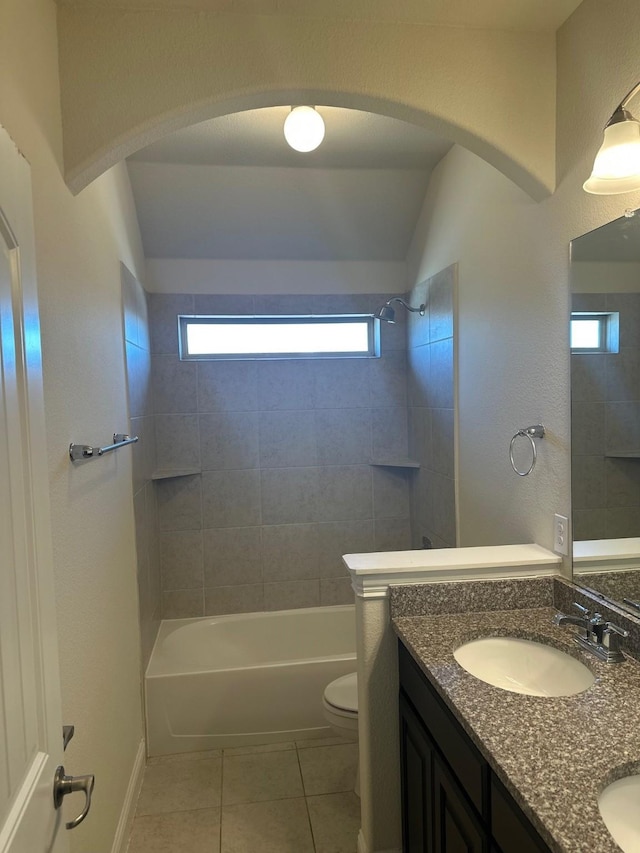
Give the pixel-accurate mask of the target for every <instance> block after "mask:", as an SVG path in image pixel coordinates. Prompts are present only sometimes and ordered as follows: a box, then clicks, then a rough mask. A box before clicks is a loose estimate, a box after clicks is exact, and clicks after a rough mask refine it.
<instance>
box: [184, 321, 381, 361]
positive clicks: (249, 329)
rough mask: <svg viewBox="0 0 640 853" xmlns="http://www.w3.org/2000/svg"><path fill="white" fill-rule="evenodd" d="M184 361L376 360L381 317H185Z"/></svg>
mask: <svg viewBox="0 0 640 853" xmlns="http://www.w3.org/2000/svg"><path fill="white" fill-rule="evenodd" d="M178 320H179V324H180V357H181V358H182V359H216V358H219V359H253V358H375V357H376V356H378V355H379V344H378V339H379V320H376V319H375V318H374V317H373V316H372V315H370V314H332V315H313V316H311V315H310V316H277V317H274V316H268V317H267V316H261V317H232V316H227V315H225V316H209V317H203V316H198V317H194V316H186V315H182V316H180V317H179V318H178Z"/></svg>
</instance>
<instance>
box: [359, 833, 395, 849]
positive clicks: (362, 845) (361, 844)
mask: <svg viewBox="0 0 640 853" xmlns="http://www.w3.org/2000/svg"><path fill="white" fill-rule="evenodd" d="M358 853H371V851H370V850H369V847H368V845H367V842H366V841H365V840H364V835H363V834H362V830H360V831H359V832H358ZM377 853H402V851H401V850H397V849H395V848H393V849H392V850H378V851H377Z"/></svg>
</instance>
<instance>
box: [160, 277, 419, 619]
mask: <svg viewBox="0 0 640 853" xmlns="http://www.w3.org/2000/svg"><path fill="white" fill-rule="evenodd" d="M390 295H391V294H389V295H380V294H378V295H371V296H366V295H363V296H344V297H340V296H324V297H320V296H318V297H303V296H297V297H240V296H226V297H225V296H200V295H195V296H194V295H164V294H150V296H149V308H150V318H151V351H152V385H153V408H154V412H155V430H156V444H157V447H156V452H157V467H158V468H161V469H176V468H184V467H194V468H201V470H202V473H201V474H196V475H192V476H186V477H179V478H173V479H165V480H159V481H157V482H156V490H157V491H156V494H157V500H158V520H159V527H160V552H161V567H162V615H163V616H164V617H166V618H172V617H187V616H198V615H203V614H204V615H211V614H219V613H236V612H243V611H259V610H263V609H266V610H271V609H281V608H294V607H307V606H314V605H319V604H334V603H346V602H350V601H352V600H353V593H352V591H351V588H350V584H349V579H348V577H347V573H346V570H345V568H344V566H343V563H342V560H341V555H342V554H345V553H350V552H365V551H374V550H375V551H384V550H401V549H406V548H409V547H410V545H411V541H410V520H409V515H410V510H409V481H410V478H411V477H413V476H414V474H413V473H412V472H409V471H407V470H402V469H390V468H382V467H374V466H372V465H371V462H372V461H373V460H375V459H376V458H384V459H388V458H390V457H399V458H406V457H407V453H408V430H407V367H406V356H407V353H406V324H405V320H406V315H405V312H404V311H402V310H399V311H398V321H399V322H398V323H397V324H396V325H388V324H381V338H382V356H381V358H380V359H318V360H310V359H299V360H282V361H277V360H275V361H268V360H265V361H209V362H206V361H202V362H181V361H180V360H179V357H178V335H177V320H176V317H177V315H178V314H193V313H195V314H254V313H255V314H311V313H322V314H324V313H360V312H362V313H372V312H373V311H374V310H375V309H376V308H377V307H379V306H380V305H381V304H382V303H383V302H384V301H385V300H386V299H387V298H389V296H390Z"/></svg>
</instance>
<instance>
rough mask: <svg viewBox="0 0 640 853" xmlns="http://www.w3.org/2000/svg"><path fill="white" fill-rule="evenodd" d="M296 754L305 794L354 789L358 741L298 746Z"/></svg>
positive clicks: (333, 792) (332, 792) (330, 792)
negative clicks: (310, 746)
mask: <svg viewBox="0 0 640 853" xmlns="http://www.w3.org/2000/svg"><path fill="white" fill-rule="evenodd" d="M298 755H299V757H300V769H301V770H302V780H303V782H304V792H305V794H306V795H307V796H312V795H313V794H335V793H338V792H339V791H352V790H353V786H354V784H355V779H356V770H357V763H358V744H357V743H347V744H339V745H337V746H318V747H312V748H309V749H299V750H298Z"/></svg>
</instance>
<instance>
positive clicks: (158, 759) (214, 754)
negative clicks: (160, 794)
mask: <svg viewBox="0 0 640 853" xmlns="http://www.w3.org/2000/svg"><path fill="white" fill-rule="evenodd" d="M221 757H222V750H221V749H207V750H205V751H204V752H177V753H175V754H174V755H153V756H151V757H150V758H147V767H152V766H153V765H155V764H175V763H176V762H180V761H200V760H201V759H203V758H221Z"/></svg>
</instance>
